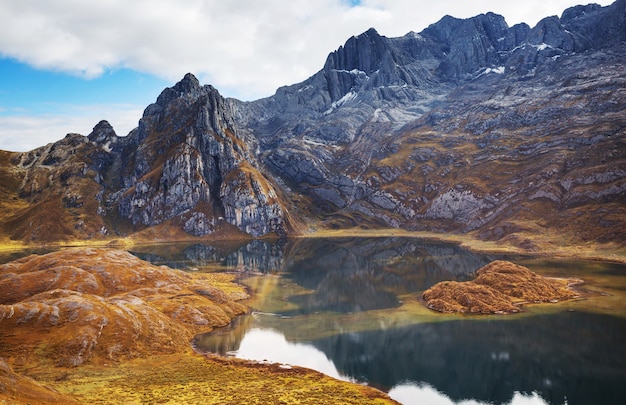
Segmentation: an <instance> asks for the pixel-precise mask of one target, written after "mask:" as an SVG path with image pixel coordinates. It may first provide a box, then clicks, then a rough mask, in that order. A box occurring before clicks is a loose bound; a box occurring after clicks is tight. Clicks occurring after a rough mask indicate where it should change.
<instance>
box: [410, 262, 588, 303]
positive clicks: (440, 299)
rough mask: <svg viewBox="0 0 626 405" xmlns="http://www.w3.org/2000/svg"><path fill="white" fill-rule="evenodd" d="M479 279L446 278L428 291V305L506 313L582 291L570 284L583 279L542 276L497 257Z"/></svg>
mask: <svg viewBox="0 0 626 405" xmlns="http://www.w3.org/2000/svg"><path fill="white" fill-rule="evenodd" d="M476 274H477V277H476V279H474V280H472V281H465V282H457V281H443V282H441V283H437V284H435V285H434V286H432V287H431V288H429V289H428V290H426V291H424V293H423V294H422V298H423V299H424V301H425V303H426V306H427V307H428V308H430V309H432V310H435V311H439V312H452V313H471V314H505V313H514V312H520V311H521V308H520V305H522V304H525V303H541V302H556V301H561V300H566V299H572V298H576V297H578V296H579V294H578V293H577V292H575V291H573V290H571V289H570V288H569V286H570V285H571V284H577V283H581V282H582V281H581V280H573V279H556V278H547V277H543V276H540V275H538V274H536V273H534V272H533V271H531V270H530V269H528V268H526V267H524V266H520V265H517V264H514V263H511V262H507V261H503V260H496V261H493V262H491V263H489V264H488V265H486V266H484V267H482V268H480V269H479V270H478V271H477V272H476Z"/></svg>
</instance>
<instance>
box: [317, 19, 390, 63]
mask: <svg viewBox="0 0 626 405" xmlns="http://www.w3.org/2000/svg"><path fill="white" fill-rule="evenodd" d="M385 39H386V38H385V37H383V36H382V35H380V34H379V33H378V32H377V31H376V30H375V29H374V28H370V29H368V30H367V31H365V32H364V33H362V34H360V35H358V36H356V37H354V36H353V37H350V39H348V40H347V41H346V43H345V44H344V45H343V46H340V47H339V49H337V50H336V51H334V52H332V53H330V54H329V55H328V58H327V59H326V63H325V64H324V69H325V70H328V69H337V70H347V71H350V70H353V69H356V70H360V71H363V72H366V73H371V72H373V71H374V70H376V69H377V68H378V65H379V64H380V61H381V58H382V56H383V54H384V53H385V50H386V49H387V48H388V45H387V44H386V42H385Z"/></svg>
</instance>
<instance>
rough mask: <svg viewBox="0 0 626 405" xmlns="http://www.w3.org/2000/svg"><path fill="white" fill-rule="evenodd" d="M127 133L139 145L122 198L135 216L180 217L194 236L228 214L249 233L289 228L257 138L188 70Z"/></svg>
mask: <svg viewBox="0 0 626 405" xmlns="http://www.w3.org/2000/svg"><path fill="white" fill-rule="evenodd" d="M129 138H130V139H129V142H130V143H131V144H134V145H136V149H134V150H133V151H132V152H131V155H130V162H131V166H130V167H131V169H130V170H128V171H127V172H125V173H124V175H123V182H124V184H125V186H126V187H127V190H126V191H124V192H123V193H122V195H121V196H120V197H119V206H120V213H121V215H122V216H124V217H127V218H129V219H131V221H132V222H133V224H138V223H141V224H143V225H146V226H154V225H156V224H159V223H161V222H163V221H166V220H169V219H172V218H176V217H179V218H181V220H182V222H183V224H184V225H183V227H184V229H185V231H187V232H188V233H191V234H193V235H196V236H201V235H206V234H209V233H212V232H213V231H214V229H215V228H216V227H217V226H218V225H219V222H220V221H224V220H225V221H226V222H227V223H229V224H231V225H234V226H236V227H237V228H239V229H240V230H242V231H244V232H246V233H249V234H250V235H252V236H261V235H265V234H267V233H270V232H275V233H277V234H281V235H282V234H285V233H286V227H287V225H286V223H285V222H286V221H285V213H284V207H283V205H282V203H281V202H280V201H279V199H278V197H277V194H276V191H275V190H274V186H273V185H272V184H271V182H270V181H269V180H268V179H267V178H265V176H264V175H263V174H262V173H261V171H260V166H259V164H258V162H257V161H256V158H255V157H254V155H253V151H254V149H255V143H254V140H253V138H250V137H249V136H246V132H245V131H241V134H240V132H239V131H238V130H237V129H236V126H235V122H234V121H233V114H232V111H231V109H230V106H229V105H228V104H227V103H226V102H225V100H224V99H223V98H222V97H221V96H220V95H219V93H218V92H217V90H215V89H214V88H213V87H211V86H204V87H202V86H200V84H199V83H198V80H197V79H196V78H195V77H193V75H190V74H189V75H187V76H185V78H184V79H183V80H182V81H181V82H179V83H178V84H176V86H174V87H172V88H169V89H166V90H164V91H163V93H161V95H160V96H159V98H158V99H157V102H156V103H155V104H152V105H151V106H149V107H148V108H146V111H145V113H144V117H143V118H142V119H141V121H140V123H139V127H138V129H137V131H136V132H134V133H132V134H131V135H130V136H129Z"/></svg>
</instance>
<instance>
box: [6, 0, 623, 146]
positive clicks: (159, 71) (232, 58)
mask: <svg viewBox="0 0 626 405" xmlns="http://www.w3.org/2000/svg"><path fill="white" fill-rule="evenodd" d="M596 2H597V3H599V4H602V5H608V4H610V3H611V2H612V0H608V1H596ZM585 3H586V2H584V1H580V0H524V1H502V0H472V1H468V0H439V1H432V0H361V1H355V0H315V1H312V0H228V1H227V0H99V1H87V0H54V1H50V0H19V1H18V0H0V149H3V150H11V151H26V150H30V149H33V148H35V147H38V146H42V145H45V144H46V143H48V142H53V141H56V140H58V139H61V138H63V137H64V136H65V134H66V133H69V132H78V133H81V134H84V135H86V134H88V133H89V132H90V131H91V129H92V128H93V126H94V125H95V124H96V123H97V122H98V121H99V120H101V119H106V120H108V121H109V122H110V123H111V124H112V125H113V127H114V128H115V129H116V131H117V133H118V135H126V134H128V132H129V131H130V130H131V129H132V128H134V127H135V126H137V121H138V120H139V118H141V114H142V112H143V109H144V108H145V107H146V106H147V105H148V104H150V103H152V102H154V100H155V99H156V97H157V96H158V95H159V93H160V92H161V90H163V88H165V87H167V86H172V85H173V84H174V83H176V82H177V81H178V80H180V79H181V78H182V77H183V75H184V74H185V73H187V72H192V73H194V74H195V75H196V76H197V77H198V78H199V79H200V81H201V82H202V83H203V84H212V85H214V86H215V87H217V89H218V90H219V91H220V92H221V93H222V95H224V96H229V97H236V98H239V99H242V100H254V99H258V98H261V97H266V96H270V95H272V94H273V93H274V92H275V90H276V88H277V87H279V86H282V85H288V84H293V83H297V82H300V81H302V80H304V79H306V78H307V77H309V76H311V75H312V74H314V73H315V72H316V71H318V70H319V69H321V67H322V66H323V64H324V61H325V59H326V56H327V55H328V53H330V52H332V51H333V50H335V49H337V48H338V47H339V46H341V45H343V44H344V43H345V41H346V40H347V39H348V38H349V37H351V36H353V35H358V34H360V33H362V32H364V31H366V30H367V29H368V28H370V27H374V28H376V30H377V31H378V32H379V33H380V34H382V35H385V36H388V37H395V36H401V35H404V34H406V33H407V32H409V31H415V32H419V31H421V30H423V29H424V28H426V27H427V26H428V25H430V24H432V23H434V22H436V21H438V20H439V19H440V18H441V17H443V16H444V15H446V14H448V15H451V16H454V17H458V18H467V17H472V16H475V15H477V14H481V13H486V12H488V11H493V12H496V13H498V14H501V15H503V16H504V17H505V18H506V21H507V23H508V24H509V26H511V25H514V24H517V23H520V22H526V23H528V24H529V25H531V26H534V25H535V24H536V23H537V22H538V21H539V20H540V19H541V18H543V17H546V16H550V15H560V14H561V13H562V11H563V10H564V9H565V8H567V7H570V6H572V5H576V4H585Z"/></svg>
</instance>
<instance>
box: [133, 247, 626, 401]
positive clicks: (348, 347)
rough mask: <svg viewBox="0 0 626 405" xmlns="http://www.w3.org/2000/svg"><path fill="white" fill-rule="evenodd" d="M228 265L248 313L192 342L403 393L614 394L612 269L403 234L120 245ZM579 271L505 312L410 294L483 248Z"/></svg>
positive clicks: (618, 284)
mask: <svg viewBox="0 0 626 405" xmlns="http://www.w3.org/2000/svg"><path fill="white" fill-rule="evenodd" d="M133 253H134V254H136V255H137V256H139V257H141V258H142V259H145V260H149V261H151V262H154V263H157V264H166V265H169V266H171V267H175V268H181V269H185V270H189V271H208V270H211V271H215V270H219V271H236V272H240V273H241V274H242V275H244V276H245V277H243V278H242V282H244V283H246V284H247V285H249V287H250V289H251V290H253V292H254V293H255V298H254V299H253V300H251V301H250V303H249V305H251V307H252V309H253V311H252V312H251V313H250V314H249V315H245V316H242V317H239V318H237V319H236V320H235V322H233V325H232V326H230V327H227V328H224V329H222V330H219V331H216V332H214V333H211V334H207V335H201V336H198V337H197V338H196V339H195V342H194V344H195V346H196V348H197V349H198V350H201V351H209V352H217V353H220V354H223V355H234V356H238V357H241V358H247V359H254V360H268V361H273V362H281V363H286V364H293V365H301V366H305V367H309V368H313V369H317V370H319V371H322V372H324V373H326V374H329V375H331V376H334V377H336V378H341V379H345V380H351V381H356V382H360V383H364V384H369V385H372V386H375V387H377V388H379V389H382V390H384V391H387V392H389V394H390V396H392V398H395V399H397V400H398V401H400V402H402V403H405V404H413V403H415V404H418V403H419V404H424V403H425V404H453V403H464V404H477V403H480V404H483V403H484V404H486V403H489V404H509V403H513V404H565V403H567V404H623V403H626V345H625V343H626V304H625V303H626V288H625V287H626V266H624V265H616V264H608V263H598V262H576V261H558V260H551V261H546V260H543V259H542V260H539V259H534V258H529V257H496V256H488V255H482V254H476V253H472V252H469V251H467V250H465V249H462V248H459V247H457V246H455V245H450V244H443V243H431V242H426V241H423V240H416V239H403V238H353V239H305V240H295V241H292V240H289V241H278V242H276V243H270V242H264V241H254V242H251V243H249V244H231V245H220V246H208V245H160V246H156V247H154V248H150V247H144V248H142V249H141V251H136V252H133ZM501 258H504V259H509V260H512V261H514V262H516V263H520V264H523V265H526V266H528V267H530V268H531V269H533V270H535V271H537V272H539V273H542V274H546V275H551V276H572V277H578V278H582V279H584V280H585V282H586V283H585V288H586V289H587V290H588V291H587V292H588V295H587V298H586V299H585V300H580V301H572V302H568V303H565V304H557V305H553V306H550V305H545V306H538V307H530V308H528V311H527V312H526V313H525V314H521V315H511V316H484V317H477V318H476V317H460V316H446V315H440V314H435V313H432V312H430V311H428V310H426V309H424V308H423V306H421V305H420V304H419V302H418V301H417V300H416V297H419V295H420V294H421V292H422V291H423V290H425V289H427V288H428V287H430V286H432V285H433V284H435V283H437V282H439V281H442V280H467V279H471V278H472V277H473V273H474V272H475V271H476V270H477V269H478V268H480V267H482V266H483V265H485V264H487V263H489V262H490V261H492V260H495V259H501Z"/></svg>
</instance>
